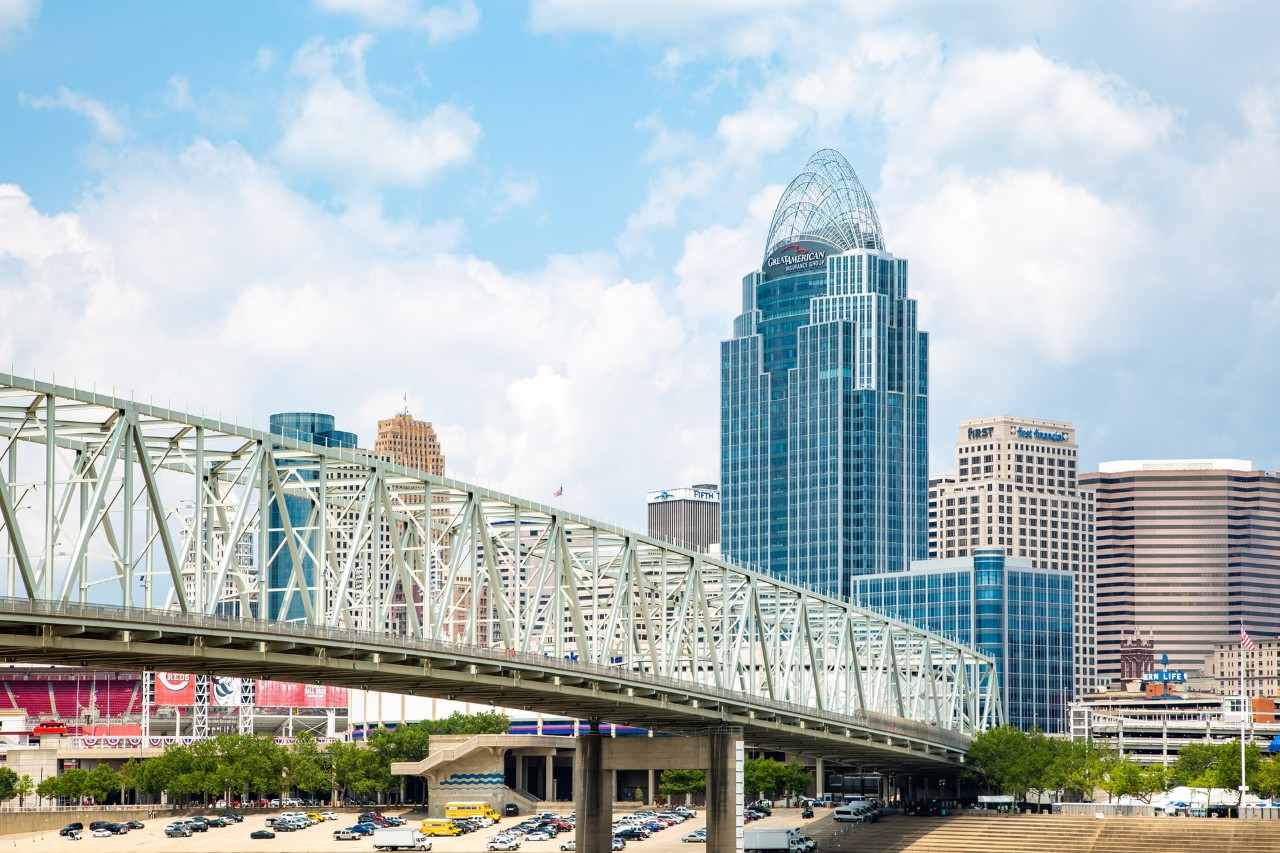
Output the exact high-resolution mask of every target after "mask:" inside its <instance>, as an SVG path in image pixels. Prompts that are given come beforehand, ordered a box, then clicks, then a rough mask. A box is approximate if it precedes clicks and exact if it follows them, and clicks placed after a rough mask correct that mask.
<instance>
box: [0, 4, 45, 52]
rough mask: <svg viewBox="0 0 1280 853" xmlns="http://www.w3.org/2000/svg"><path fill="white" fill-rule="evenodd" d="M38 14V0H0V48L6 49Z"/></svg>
mask: <svg viewBox="0 0 1280 853" xmlns="http://www.w3.org/2000/svg"><path fill="white" fill-rule="evenodd" d="M38 14H40V0H0V50H7V49H8V48H9V47H11V46H12V45H13V44H14V43H15V42H17V41H18V38H19V37H20V36H21V35H22V34H23V33H24V32H26V30H27V28H28V27H30V26H31V23H32V22H33V21H34V20H35V19H36V16H37V15H38Z"/></svg>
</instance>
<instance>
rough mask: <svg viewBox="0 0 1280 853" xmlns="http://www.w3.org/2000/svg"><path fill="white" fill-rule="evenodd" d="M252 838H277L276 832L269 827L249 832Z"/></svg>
mask: <svg viewBox="0 0 1280 853" xmlns="http://www.w3.org/2000/svg"><path fill="white" fill-rule="evenodd" d="M249 837H250V838H275V837H276V834H275V833H274V832H272V831H271V830H269V829H255V830H254V831H253V832H251V833H249Z"/></svg>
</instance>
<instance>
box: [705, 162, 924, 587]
mask: <svg viewBox="0 0 1280 853" xmlns="http://www.w3.org/2000/svg"><path fill="white" fill-rule="evenodd" d="M742 303H743V307H742V313H741V314H740V315H738V317H737V318H736V319H735V320H734V326H733V338H732V339H730V340H727V341H724V342H722V344H721V349H720V352H721V382H720V388H721V392H720V403H721V418H720V427H721V436H720V437H721V476H722V487H721V521H720V526H721V540H720V541H721V549H722V551H723V553H724V554H725V555H726V556H727V557H729V558H730V559H733V560H736V561H737V562H739V563H742V564H744V565H747V566H749V567H752V568H756V569H759V570H761V571H766V572H768V573H770V574H772V575H774V576H776V577H779V578H781V579H783V580H786V581H788V582H791V583H795V584H798V585H800V586H804V587H807V588H809V589H812V590H815V591H817V592H821V593H824V594H827V595H832V596H836V597H840V598H845V599H847V598H849V596H850V594H851V583H850V579H851V578H852V577H853V576H855V575H860V574H865V573H868V572H876V571H903V570H905V569H906V568H907V566H908V564H909V563H910V561H911V560H915V559H921V558H923V557H924V556H925V555H926V553H927V548H928V528H927V501H928V337H927V335H925V334H924V333H923V332H920V331H918V330H917V328H916V303H915V300H913V299H909V298H908V297H907V262H906V260H904V259H901V258H895V257H894V256H893V255H891V254H889V253H888V252H886V251H885V249H884V238H883V235H882V233H881V229H880V222H879V219H878V217H877V214H876V212H875V207H874V205H872V203H871V199H870V197H869V196H867V194H866V190H865V189H864V188H863V186H862V184H861V182H860V181H859V180H858V177H857V175H856V174H854V172H853V169H852V168H851V167H850V166H849V164H848V162H846V161H845V159H844V158H843V157H842V156H840V155H839V154H838V153H836V152H834V151H829V150H828V151H819V152H818V153H817V154H815V155H814V156H813V157H812V158H810V160H809V162H808V164H806V167H805V170H804V171H803V172H802V173H801V174H800V175H799V176H798V177H797V178H796V179H795V180H794V181H792V182H791V184H790V185H789V186H788V187H787V190H786V191H785V192H784V193H783V196H782V198H781V200H779V202H778V208H777V210H776V211H775V213H774V218H773V223H772V225H771V227H770V233H769V238H768V240H767V242H766V250H765V258H764V263H763V264H762V268H761V269H760V270H758V271H755V272H752V273H750V274H749V275H747V276H746V278H744V279H743V287H742Z"/></svg>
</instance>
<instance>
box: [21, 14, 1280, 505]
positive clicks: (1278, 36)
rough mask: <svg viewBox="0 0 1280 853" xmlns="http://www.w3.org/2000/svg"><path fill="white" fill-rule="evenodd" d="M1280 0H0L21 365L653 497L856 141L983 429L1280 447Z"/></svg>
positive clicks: (1091, 446) (1241, 450)
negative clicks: (387, 425) (785, 236)
mask: <svg viewBox="0 0 1280 853" xmlns="http://www.w3.org/2000/svg"><path fill="white" fill-rule="evenodd" d="M1278 18H1280V13H1278V12H1277V11H1276V8H1275V5H1274V4H1268V3H1261V2H1257V3H1248V2H1197V0H1183V2H1175V3H1168V2H1146V1H1145V0H1144V2H1130V3H1080V4H1061V3H1051V2H1009V3H999V2H988V3H980V4H966V5H965V6H964V7H963V8H960V7H956V5H955V4H953V3H946V2H903V3H890V2H881V1H879V0H864V2H857V3H854V2H807V0H769V2H765V0H702V2H689V0H683V2H675V0H649V2H645V3H614V2H599V0H592V1H591V2H588V0H531V2H529V3H516V2H503V3H497V2H493V3H473V2H470V0H460V2H459V1H458V0H446V1H445V2H441V3H432V2H427V1H426V0H315V2H311V3H307V2H302V0H298V2H290V3H285V2H228V3H217V4H176V3H166V2H116V3H111V4H102V3H99V4H85V3H68V2H52V1H51V0H45V2H39V0H0V364H3V365H5V366H6V367H8V366H9V365H12V366H13V369H14V370H15V371H16V372H17V373H19V374H23V375H31V374H35V375H38V376H40V377H48V376H50V375H56V376H57V378H58V380H59V381H72V380H75V381H76V382H78V383H79V384H81V385H86V386H89V385H94V384H96V385H97V387H99V388H104V387H106V388H109V387H114V388H115V389H116V390H117V391H119V392H120V393H124V394H127V393H134V394H136V395H137V396H138V397H141V398H143V399H148V398H153V399H155V400H157V401H161V400H163V401H166V402H171V403H172V404H173V405H174V406H175V407H186V408H190V409H193V410H197V411H198V410H200V409H202V408H203V409H204V410H206V411H208V412H215V413H222V414H223V415H224V416H230V417H234V418H235V419H237V420H239V421H241V422H243V423H245V424H247V425H251V426H257V427H262V426H264V425H265V424H266V420H267V415H268V414H269V413H270V412H273V411H279V410H285V409H318V410H324V411H330V412H333V413H334V414H335V415H337V417H338V419H339V422H340V425H341V427H342V428H345V429H350V430H353V431H356V432H358V433H359V434H360V435H361V437H362V438H363V439H365V440H367V441H369V442H371V440H372V436H373V433H374V430H375V421H376V420H377V419H378V418H379V417H385V416H386V415H387V414H388V413H390V412H392V411H394V410H396V409H397V408H398V407H399V406H400V405H401V404H400V400H401V397H402V395H405V394H407V395H408V399H409V406H410V409H411V410H412V411H413V412H414V413H415V414H416V415H418V416H420V417H425V418H427V419H429V420H432V421H433V422H434V423H435V424H436V426H437V428H438V429H439V431H440V433H441V437H442V442H443V444H444V447H445V451H446V453H447V455H448V457H449V470H450V472H451V473H452V474H454V475H456V476H460V477H465V478H470V479H475V480H478V481H480V482H483V483H486V484H489V485H493V486H496V487H500V488H505V489H508V490H510V491H513V492H516V493H518V494H523V495H527V496H529V497H532V498H540V499H546V498H549V496H550V493H551V491H553V490H554V489H555V488H556V487H557V486H559V485H561V484H562V483H563V485H564V487H565V506H566V507H568V508H571V509H574V510H577V511H581V512H583V513H586V514H589V515H594V516H599V517H604V518H609V519H611V520H615V521H620V522H625V523H628V524H631V525H633V526H634V525H640V524H642V523H643V505H642V503H643V493H644V492H645V491H647V490H649V489H656V488H664V487H671V486H676V485H682V484H688V483H692V482H707V481H714V480H715V479H717V478H718V461H717V455H718V409H717V404H718V386H717V370H716V365H717V361H718V345H719V341H720V340H721V339H722V338H724V337H726V336H727V335H728V334H729V333H730V324H731V322H732V318H733V316H734V314H736V313H737V311H738V307H739V305H738V300H739V288H740V280H741V277H742V276H743V275H744V274H745V273H747V272H748V271H749V270H751V269H752V268H753V267H756V266H758V265H759V263H760V258H761V253H762V251H763V242H764V238H765V232H766V228H767V224H768V220H769V218H770V216H771V214H772V211H773V206H774V204H775V203H776V201H777V198H778V196H779V194H780V192H781V189H782V187H783V186H784V185H785V184H786V182H787V181H788V180H790V178H791V177H792V176H793V175H794V174H795V173H796V172H797V171H798V170H799V169H800V168H801V166H802V165H803V164H804V162H805V160H806V159H807V158H808V156H809V155H810V154H811V153H812V152H813V151H815V150H817V149H819V148H824V147H832V148H836V149H838V150H840V151H841V152H842V153H843V154H844V155H845V156H846V157H847V158H848V159H849V161H850V162H851V163H852V164H853V166H854V168H855V169H857V171H858V173H859V175H860V176H861V177H862V179H863V181H864V183H865V184H866V185H867V187H868V189H869V190H870V191H871V193H872V195H873V197H874V199H875V202H876V204H877V206H878V209H879V213H880V218H881V220H882V222H883V223H884V225H885V228H886V232H887V247H888V249H889V250H890V251H892V252H894V253H895V254H897V255H899V256H902V257H906V258H908V259H909V261H910V263H911V284H910V288H911V292H912V294H913V295H914V296H915V297H916V298H917V299H918V300H919V302H920V313H921V327H922V328H923V329H925V330H927V331H929V332H930V334H931V347H932V363H931V384H932V388H931V408H930V414H931V460H932V461H931V469H932V470H934V471H935V472H942V471H946V470H950V469H951V467H952V464H951V458H952V453H953V445H954V440H955V429H956V426H957V424H958V423H959V421H960V420H962V419H965V418H972V417H984V416H990V415H996V414H1013V415H1022V416H1026V417H1036V418H1049V419H1061V420H1067V421H1070V422H1073V423H1074V424H1075V425H1076V426H1077V427H1078V430H1079V440H1080V442H1081V445H1082V455H1083V461H1084V466H1085V468H1086V469H1088V468H1090V467H1092V466H1093V465H1094V464H1096V463H1097V462H1099V461H1102V460H1107V459H1126V458H1145V457H1208V456H1231V457H1242V458H1249V459H1253V460H1254V461H1255V463H1256V464H1257V465H1259V466H1261V467H1266V468H1273V469H1274V468H1280V448H1278V447H1277V442H1276V439H1275V437H1274V436H1275V428H1274V426H1273V423H1274V421H1275V419H1276V415H1277V406H1276V403H1275V402H1274V399H1275V390H1276V388H1277V385H1280V383H1278V382H1277V380H1276V377H1275V374H1276V370H1277V367H1278V366H1280V334H1278V332H1280V298H1278V295H1277V261H1278V260H1280V257H1278V254H1280V252H1278V250H1277V241H1276V239H1275V235H1276V234H1277V233H1280V227H1277V226H1280V222H1278V221H1277V220H1278V219H1280V213H1278V211H1280V206H1278V205H1277V194H1278V193H1280V135H1278V130H1277V121H1278V117H1280V44H1277V42H1280V20H1277V19H1278Z"/></svg>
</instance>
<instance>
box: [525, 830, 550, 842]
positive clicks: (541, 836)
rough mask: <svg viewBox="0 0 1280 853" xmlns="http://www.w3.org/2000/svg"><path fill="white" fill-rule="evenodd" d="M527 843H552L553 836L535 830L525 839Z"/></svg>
mask: <svg viewBox="0 0 1280 853" xmlns="http://www.w3.org/2000/svg"><path fill="white" fill-rule="evenodd" d="M524 840H525V841H550V840H551V836H550V835H548V834H547V833H545V832H543V831H542V830H541V829H538V830H535V831H533V832H531V833H529V834H528V835H526V836H525V837H524Z"/></svg>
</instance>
